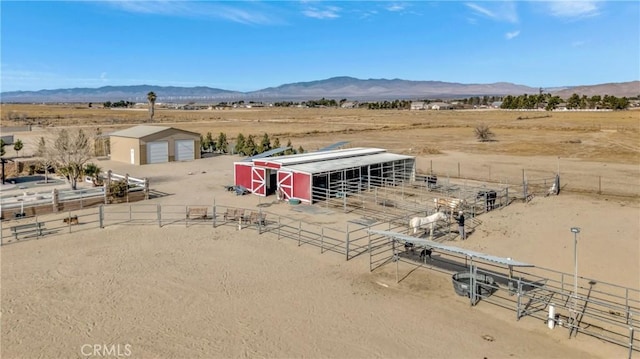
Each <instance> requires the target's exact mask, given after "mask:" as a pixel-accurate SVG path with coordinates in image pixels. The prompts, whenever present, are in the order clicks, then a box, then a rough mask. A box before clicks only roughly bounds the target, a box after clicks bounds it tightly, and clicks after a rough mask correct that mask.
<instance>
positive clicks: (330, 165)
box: [281, 150, 414, 173]
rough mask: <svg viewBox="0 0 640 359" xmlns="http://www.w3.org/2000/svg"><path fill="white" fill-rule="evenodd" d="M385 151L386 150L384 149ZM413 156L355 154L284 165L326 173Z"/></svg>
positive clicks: (291, 168) (288, 168)
mask: <svg viewBox="0 0 640 359" xmlns="http://www.w3.org/2000/svg"><path fill="white" fill-rule="evenodd" d="M383 151H384V150H383ZM413 158H414V157H412V156H405V155H398V154H395V153H387V152H381V153H373V154H370V155H366V156H354V157H345V158H336V159H328V160H324V161H315V162H308V163H300V164H292V165H286V166H285V165H283V166H282V168H281V169H283V170H293V171H296V172H304V173H324V172H331V171H338V170H343V169H348V168H356V167H361V166H367V165H372V164H376V163H384V162H391V161H399V160H407V159H413Z"/></svg>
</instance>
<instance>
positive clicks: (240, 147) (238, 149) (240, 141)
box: [235, 133, 246, 155]
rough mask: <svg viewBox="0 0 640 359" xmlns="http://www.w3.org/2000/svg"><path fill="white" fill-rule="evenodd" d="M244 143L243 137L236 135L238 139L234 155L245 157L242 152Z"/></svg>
mask: <svg viewBox="0 0 640 359" xmlns="http://www.w3.org/2000/svg"><path fill="white" fill-rule="evenodd" d="M245 141H246V140H245V138H244V135H243V134H241V133H240V134H238V137H237V138H236V147H235V153H237V154H239V155H246V153H245V152H244V146H245Z"/></svg>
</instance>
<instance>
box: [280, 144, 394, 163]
mask: <svg viewBox="0 0 640 359" xmlns="http://www.w3.org/2000/svg"><path fill="white" fill-rule="evenodd" d="M384 152H386V150H384V149H381V148H362V147H356V148H348V149H344V150H333V151H323V152H308V153H301V154H297V155H289V156H282V157H278V158H270V159H269V162H273V163H278V164H280V165H281V166H283V167H284V166H287V167H288V166H291V165H297V164H303V163H311V162H313V163H314V165H315V164H317V163H318V162H321V161H329V160H335V159H339V158H349V157H362V156H369V155H373V154H376V153H384Z"/></svg>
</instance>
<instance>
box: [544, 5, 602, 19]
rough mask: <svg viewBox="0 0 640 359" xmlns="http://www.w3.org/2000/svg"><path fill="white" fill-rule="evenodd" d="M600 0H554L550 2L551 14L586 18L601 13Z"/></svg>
mask: <svg viewBox="0 0 640 359" xmlns="http://www.w3.org/2000/svg"><path fill="white" fill-rule="evenodd" d="M599 5H600V4H599V1H552V2H549V3H548V6H549V12H550V13H551V15H553V16H556V17H563V18H584V17H593V16H598V15H600V6H599Z"/></svg>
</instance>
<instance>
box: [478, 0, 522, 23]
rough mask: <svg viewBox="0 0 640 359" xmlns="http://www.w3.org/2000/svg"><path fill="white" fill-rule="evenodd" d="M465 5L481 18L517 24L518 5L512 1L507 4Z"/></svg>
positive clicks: (484, 3) (506, 2)
mask: <svg viewBox="0 0 640 359" xmlns="http://www.w3.org/2000/svg"><path fill="white" fill-rule="evenodd" d="M465 5H466V6H467V7H468V8H469V9H471V10H473V13H474V14H475V15H477V16H480V17H485V18H489V19H491V20H494V21H501V22H510V23H517V22H518V21H519V20H518V11H517V9H516V4H515V3H514V2H512V1H505V2H497V1H496V2H483V3H482V5H483V6H480V5H478V4H476V3H471V2H469V3H465Z"/></svg>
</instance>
